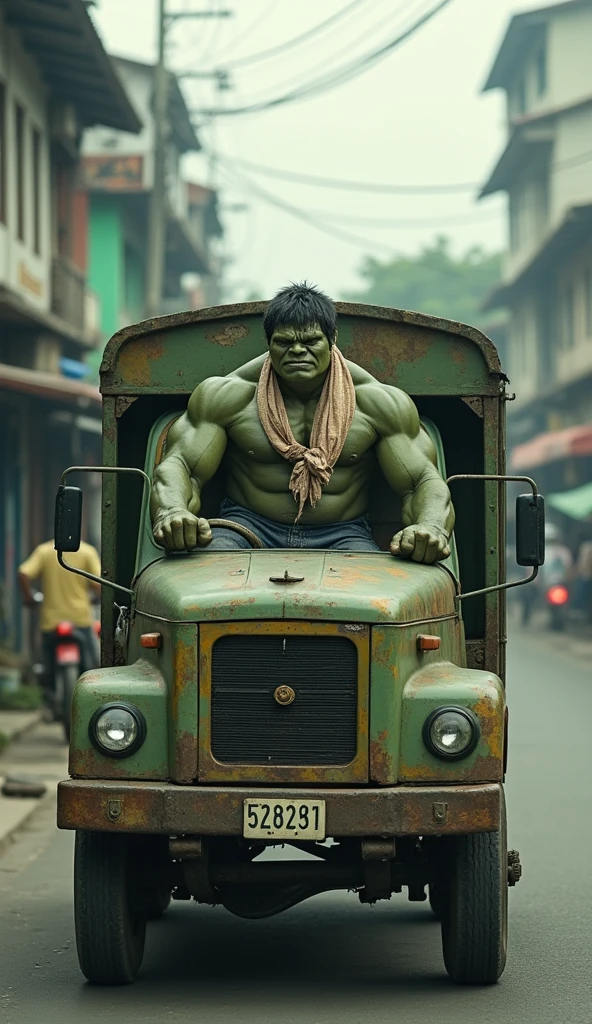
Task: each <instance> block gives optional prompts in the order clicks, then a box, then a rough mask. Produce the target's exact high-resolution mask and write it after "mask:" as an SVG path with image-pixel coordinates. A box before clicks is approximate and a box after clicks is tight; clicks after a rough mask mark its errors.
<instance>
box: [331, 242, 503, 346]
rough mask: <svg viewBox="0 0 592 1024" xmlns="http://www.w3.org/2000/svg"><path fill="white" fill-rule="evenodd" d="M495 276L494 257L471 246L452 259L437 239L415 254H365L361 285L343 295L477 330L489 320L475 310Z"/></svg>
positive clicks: (488, 315)
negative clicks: (389, 257)
mask: <svg viewBox="0 0 592 1024" xmlns="http://www.w3.org/2000/svg"><path fill="white" fill-rule="evenodd" d="M500 273H501V255H500V253H487V252H484V251H483V249H481V248H480V247H478V246H474V247H473V248H471V249H468V250H467V252H466V253H464V255H462V256H460V257H459V258H458V259H457V258H455V257H454V256H453V255H452V254H451V252H450V239H449V238H446V237H445V236H443V235H440V236H438V237H437V238H436V239H435V240H434V242H433V243H432V244H431V245H428V246H426V247H425V248H424V249H422V250H421V252H420V253H419V255H418V256H396V257H395V258H394V259H392V260H388V261H384V262H383V261H382V260H377V259H375V257H374V256H367V257H366V258H365V260H364V262H363V263H362V266H361V268H360V270H359V274H360V277H361V278H362V279H363V281H364V282H365V284H366V287H365V288H364V290H363V291H358V292H349V293H348V294H346V296H345V297H346V299H349V300H350V301H352V302H368V303H370V304H372V305H376V306H394V307H395V308H396V309H413V310H416V311H418V312H421V313H429V314H431V315H432V316H441V317H444V318H446V319H449V320H460V321H461V322H462V323H466V324H472V325H473V326H475V327H479V325H480V324H483V323H485V322H486V321H489V320H490V319H491V313H490V312H489V313H486V314H484V313H482V312H481V311H480V306H481V303H482V302H483V300H484V299H485V297H486V295H487V294H488V293H489V292H490V291H491V289H492V288H493V287H494V285H496V284H497V283H498V281H499V279H500Z"/></svg>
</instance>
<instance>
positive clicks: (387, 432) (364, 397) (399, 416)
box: [356, 380, 420, 438]
mask: <svg viewBox="0 0 592 1024" xmlns="http://www.w3.org/2000/svg"><path fill="white" fill-rule="evenodd" d="M356 402H357V405H358V408H359V410H360V412H363V413H364V415H365V416H367V417H368V419H369V420H370V422H371V423H372V425H373V427H374V428H375V430H376V431H377V432H378V434H380V436H381V437H391V436H392V435H393V434H406V435H407V436H408V437H410V438H415V437H417V435H418V433H419V428H420V423H419V413H418V412H417V408H416V406H415V403H414V402H413V400H412V399H411V398H410V397H409V395H408V394H406V392H405V391H401V390H400V389H399V388H396V387H393V386H392V385H391V384H381V383H380V382H379V381H377V380H374V381H373V382H372V383H370V384H362V385H360V386H358V387H356Z"/></svg>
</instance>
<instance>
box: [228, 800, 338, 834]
mask: <svg viewBox="0 0 592 1024" xmlns="http://www.w3.org/2000/svg"><path fill="white" fill-rule="evenodd" d="M243 835H244V837H245V838H246V839H324V838H325V801H324V800H245V802H244V817H243Z"/></svg>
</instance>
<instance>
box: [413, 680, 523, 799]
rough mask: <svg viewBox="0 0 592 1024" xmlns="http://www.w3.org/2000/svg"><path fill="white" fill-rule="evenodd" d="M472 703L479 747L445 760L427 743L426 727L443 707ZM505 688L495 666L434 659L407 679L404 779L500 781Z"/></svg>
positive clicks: (435, 781)
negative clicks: (467, 665)
mask: <svg viewBox="0 0 592 1024" xmlns="http://www.w3.org/2000/svg"><path fill="white" fill-rule="evenodd" d="M450 705H452V706H454V707H461V708H468V709H470V710H471V711H472V712H473V713H474V714H475V716H476V717H477V720H478V722H479V726H480V730H481V735H480V738H479V742H478V744H477V746H476V748H475V750H474V751H473V752H472V753H471V754H469V755H468V756H467V757H463V758H460V759H459V760H443V759H441V758H438V757H436V756H435V755H434V754H432V753H431V752H430V751H428V749H427V748H426V746H425V744H424V743H423V741H422V731H423V726H424V723H425V720H426V718H427V717H428V715H429V714H430V713H431V712H432V711H435V710H436V709H437V708H439V707H446V706H450ZM505 707H506V702H505V694H504V689H503V686H502V684H501V681H500V679H499V678H498V677H497V676H496V675H494V674H493V673H491V672H480V671H477V670H476V669H468V668H459V667H458V665H453V664H450V663H446V662H439V663H434V664H431V665H429V666H427V667H426V668H422V669H420V670H419V671H417V672H416V673H415V674H414V675H412V676H411V678H410V679H408V680H407V683H406V685H405V688H404V691H403V706H402V719H401V756H400V762H399V782H404V783H408V782H415V783H432V784H433V783H445V782H450V783H451V784H452V785H458V784H459V783H461V782H462V783H477V782H498V781H501V779H502V775H503V756H504V715H505Z"/></svg>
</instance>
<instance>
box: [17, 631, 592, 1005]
mask: <svg viewBox="0 0 592 1024" xmlns="http://www.w3.org/2000/svg"><path fill="white" fill-rule="evenodd" d="M508 660H509V676H508V678H509V703H510V751H511V753H510V762H509V769H508V787H507V794H508V809H509V820H510V845H511V846H512V847H516V848H517V849H519V850H520V854H521V857H522V864H523V867H524V876H523V879H522V881H521V882H520V884H519V885H518V886H517V888H515V889H513V890H510V953H509V958H508V967H507V968H506V971H505V974H504V975H503V977H502V979H501V981H500V983H499V984H498V985H497V986H494V987H492V988H486V989H470V988H468V989H467V988H465V989H462V988H457V987H455V986H453V985H452V984H451V983H450V982H449V981H448V979H447V977H446V975H445V973H444V968H443V964H442V959H441V951H440V931H439V926H438V924H437V923H436V922H435V921H434V920H433V919H432V917H431V915H430V911H429V907H428V906H427V904H412V903H408V902H406V900H405V898H404V897H403V896H394V897H393V898H392V900H391V901H390V902H383V903H379V904H377V905H376V906H375V907H373V908H372V907H363V906H361V905H360V904H359V903H358V902H357V899H356V897H355V896H353V895H352V894H341V893H336V894H329V895H325V896H318V897H316V898H315V899H313V900H310V901H308V902H307V903H304V904H301V905H300V906H299V907H296V908H295V909H293V910H291V911H288V912H287V913H285V914H283V915H280V916H278V917H275V918H270V919H268V920H264V921H253V922H248V921H242V920H239V919H238V918H234V917H232V916H231V915H230V914H228V913H227V912H226V911H224V910H222V909H220V908H216V909H211V908H201V907H197V906H195V905H188V904H185V903H178V904H174V905H173V906H172V908H171V910H170V911H169V912H168V913H167V915H166V916H165V918H164V919H163V920H161V921H160V922H157V923H154V924H152V925H150V926H149V936H148V941H147V950H146V956H145V960H144V967H143V970H142V972H141V975H140V977H139V979H138V981H137V982H136V984H135V986H131V987H129V988H120V989H99V988H92V987H90V986H89V985H87V984H86V983H85V982H84V980H83V978H82V976H81V975H80V973H79V970H78V964H77V960H76V952H75V947H74V930H73V920H72V898H71V874H72V864H71V862H72V836H71V835H70V834H68V833H57V832H56V831H54V826H53V816H54V808H53V806H52V804H51V801H47V802H45V803H44V804H43V805H42V807H41V808H40V810H39V811H38V813H37V814H36V815H35V816H34V817H33V818H32V819H31V821H30V823H29V824H28V825H27V826H26V827H25V828H24V830H23V831H22V832H21V833H20V836H19V838H18V839H17V841H16V842H15V843H13V844H12V845H11V847H10V848H9V850H8V852H6V853H5V854H4V856H3V857H2V858H0V922H1V925H0V1020H1V1021H2V1022H3V1024H31V1022H36V1021H42V1022H43V1024H71V1022H76V1024H80V1022H82V1021H83V1022H84V1024H98V1022H101V1024H105V1022H106V1021H107V1022H108V1021H112V1020H113V1021H114V1020H117V1021H125V1024H135V1022H142V1024H150V1022H153V1021H154V1022H156V1021H157V1022H159V1024H165V1022H169V1021H184V1022H185V1021H187V1022H188V1021H196V1022H199V1021H203V1022H205V1024H218V1022H220V1024H221V1022H224V1024H227V1022H229V1021H232V1022H236V1024H242V1022H245V1024H247V1022H249V1024H250V1022H253V1024H255V1022H257V1024H267V1022H269V1024H277V1022H278V1021H284V1022H286V1024H305V1022H306V1024H337V1022H339V1024H350V1022H351V1024H358V1022H360V1024H361V1022H368V1021H370V1022H374V1021H376V1022H381V1024H382V1022H384V1024H387V1022H388V1024H392V1022H395V1021H398V1022H400V1024H414V1022H420V1021H421V1022H422V1024H425V1022H426V1021H436V1020H437V1021H438V1022H439V1024H448V1022H455V1024H457V1022H458V1020H459V1019H460V1020H462V1021H466V1022H467V1024H505V1022H508V1024H509V1022H512V1024H517V1022H520V1024H523V1022H527V1024H530V1022H532V1024H551V1022H553V1024H555V1022H556V1021H561V1022H563V1024H591V1022H592V955H591V950H592V872H591V871H590V850H591V849H592V801H591V798H590V775H591V767H590V730H591V723H592V672H591V670H590V660H586V659H584V658H582V657H581V656H580V657H576V656H573V655H572V654H571V653H570V652H569V651H567V650H565V649H562V648H561V647H558V646H557V644H555V643H554V640H553V637H552V635H550V634H545V635H542V634H541V633H539V632H534V633H532V634H531V635H529V636H526V637H518V636H515V637H514V638H513V639H512V641H511V643H510V647H509V659H508ZM27 742H28V743H29V745H31V744H33V743H34V742H36V743H37V746H38V752H37V757H38V760H39V763H40V764H42V765H43V771H44V773H45V775H47V773H48V770H49V769H48V763H49V762H51V760H52V757H53V758H54V763H55V765H57V766H58V768H59V769H61V765H62V763H63V758H64V755H63V746H61V745H60V742H59V733H58V731H57V729H56V727H54V726H45V727H41V728H40V729H39V730H37V733H36V734H34V735H32V736H31V737H30V739H29V740H28V741H27ZM24 743H25V741H22V743H21V747H22V746H24ZM25 753H26V751H22V752H21V755H20V756H21V757H23V756H24V754H25ZM29 770H32V769H29Z"/></svg>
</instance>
